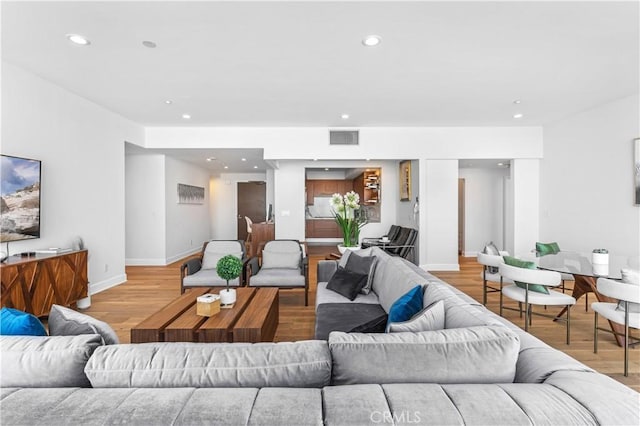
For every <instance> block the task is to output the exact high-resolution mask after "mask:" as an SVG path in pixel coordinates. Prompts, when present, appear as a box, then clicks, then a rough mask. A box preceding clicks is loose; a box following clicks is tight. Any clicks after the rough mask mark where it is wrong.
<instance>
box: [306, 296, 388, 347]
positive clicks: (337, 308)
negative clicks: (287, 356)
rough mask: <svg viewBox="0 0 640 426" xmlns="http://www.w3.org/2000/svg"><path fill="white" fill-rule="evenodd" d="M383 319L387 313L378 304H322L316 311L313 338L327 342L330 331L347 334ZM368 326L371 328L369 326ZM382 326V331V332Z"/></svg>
mask: <svg viewBox="0 0 640 426" xmlns="http://www.w3.org/2000/svg"><path fill="white" fill-rule="evenodd" d="M380 318H383V319H384V326H386V325H387V313H386V312H385V311H384V309H382V307H381V306H380V305H378V304H372V303H349V304H345V303H323V304H322V305H318V307H317V309H316V330H315V338H316V339H320V340H327V339H328V338H329V333H331V332H332V331H345V332H349V331H352V330H354V329H355V328H356V327H359V326H362V325H364V324H367V323H369V322H371V321H377V320H379V319H380ZM369 326H373V325H372V324H369ZM384 326H383V327H382V331H384Z"/></svg>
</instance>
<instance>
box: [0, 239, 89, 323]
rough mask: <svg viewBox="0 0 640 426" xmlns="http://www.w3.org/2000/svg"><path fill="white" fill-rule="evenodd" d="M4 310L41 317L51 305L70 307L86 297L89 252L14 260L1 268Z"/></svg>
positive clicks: (14, 257) (13, 257)
mask: <svg viewBox="0 0 640 426" xmlns="http://www.w3.org/2000/svg"><path fill="white" fill-rule="evenodd" d="M0 281H1V284H2V295H1V299H2V306H6V307H9V308H16V309H20V310H22V311H26V312H30V313H32V314H34V315H35V316H38V317H41V316H46V315H49V311H50V310H51V305H52V304H54V303H55V304H57V305H62V306H71V305H73V304H74V303H75V302H77V301H78V300H79V299H82V298H85V297H87V294H88V286H89V280H88V276H87V250H81V251H74V252H69V253H64V254H58V255H55V254H49V255H47V254H39V255H36V256H30V257H19V256H11V257H9V258H8V259H7V261H6V262H5V263H2V264H1V265H0Z"/></svg>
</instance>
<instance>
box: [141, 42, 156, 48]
mask: <svg viewBox="0 0 640 426" xmlns="http://www.w3.org/2000/svg"><path fill="white" fill-rule="evenodd" d="M142 45H143V46H144V47H148V48H149V49H155V48H156V46H158V45H157V44H155V43H154V42H152V41H149V40H145V41H143V42H142Z"/></svg>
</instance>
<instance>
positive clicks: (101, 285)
mask: <svg viewBox="0 0 640 426" xmlns="http://www.w3.org/2000/svg"><path fill="white" fill-rule="evenodd" d="M125 281H127V274H121V275H116V276H115V277H111V278H109V279H106V280H104V281H100V282H97V283H89V295H90V296H91V295H93V294H96V293H100V292H101V291H105V290H107V289H110V288H111V287H115V286H117V285H120V284H122V283H124V282H125Z"/></svg>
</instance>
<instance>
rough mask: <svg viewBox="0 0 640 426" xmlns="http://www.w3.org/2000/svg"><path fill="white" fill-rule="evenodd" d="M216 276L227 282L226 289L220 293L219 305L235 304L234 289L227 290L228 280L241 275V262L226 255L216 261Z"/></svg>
mask: <svg viewBox="0 0 640 426" xmlns="http://www.w3.org/2000/svg"><path fill="white" fill-rule="evenodd" d="M216 272H217V273H218V276H219V277H220V278H222V279H223V280H226V281H227V289H226V290H221V291H220V303H221V304H222V305H231V304H233V303H235V302H236V291H235V289H230V288H229V280H233V279H236V278H238V277H239V276H240V274H241V273H242V260H240V259H239V258H238V257H237V256H234V255H232V254H228V255H226V256H224V257H222V258H221V259H220V260H218V263H217V265H216Z"/></svg>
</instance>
